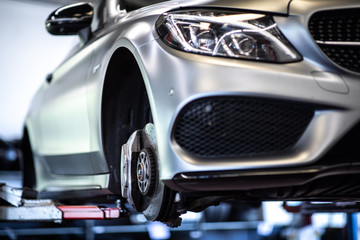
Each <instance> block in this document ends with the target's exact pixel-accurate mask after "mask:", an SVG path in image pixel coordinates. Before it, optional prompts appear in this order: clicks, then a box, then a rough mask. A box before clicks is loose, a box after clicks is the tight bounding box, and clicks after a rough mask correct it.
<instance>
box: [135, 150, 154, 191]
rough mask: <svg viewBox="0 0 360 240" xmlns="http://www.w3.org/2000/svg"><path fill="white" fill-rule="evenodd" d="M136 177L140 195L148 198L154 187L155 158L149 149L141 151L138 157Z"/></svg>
mask: <svg viewBox="0 0 360 240" xmlns="http://www.w3.org/2000/svg"><path fill="white" fill-rule="evenodd" d="M136 177H137V183H138V187H139V190H140V193H141V194H142V195H145V196H150V195H151V194H152V193H153V191H154V188H155V185H156V165H155V157H154V154H153V151H152V150H151V149H150V148H144V149H142V150H141V152H140V154H139V156H138V159H137V169H136Z"/></svg>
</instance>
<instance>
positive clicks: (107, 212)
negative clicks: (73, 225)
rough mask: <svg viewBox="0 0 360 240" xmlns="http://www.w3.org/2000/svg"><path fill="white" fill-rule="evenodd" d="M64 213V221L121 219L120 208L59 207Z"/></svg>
mask: <svg viewBox="0 0 360 240" xmlns="http://www.w3.org/2000/svg"><path fill="white" fill-rule="evenodd" d="M57 208H58V209H60V211H61V212H62V213H63V219H72V220H80V219H95V220H100V219H113V218H119V217H120V212H119V209H118V208H104V209H101V208H99V207H98V206H57Z"/></svg>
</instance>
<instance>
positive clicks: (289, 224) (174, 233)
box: [0, 0, 359, 240]
mask: <svg viewBox="0 0 360 240" xmlns="http://www.w3.org/2000/svg"><path fill="white" fill-rule="evenodd" d="M71 2H74V1H65V0H62V1H61V0H42V1H40V0H23V1H21V0H0V31H1V37H0V77H1V78H0V116H1V117H0V182H5V183H6V184H8V185H10V186H13V187H22V186H21V173H20V165H19V157H20V156H21V153H20V151H19V140H20V139H21V136H22V127H23V121H24V119H25V116H26V114H27V109H28V107H29V105H30V102H31V99H32V97H33V95H34V94H35V92H36V91H37V89H38V88H39V87H40V86H41V84H42V83H43V81H44V80H45V78H46V76H47V74H49V73H51V72H52V71H53V70H54V69H55V68H56V66H58V65H59V64H60V63H61V62H62V61H63V60H64V58H65V57H66V56H67V54H68V52H69V51H70V50H71V48H72V47H73V46H74V45H76V44H78V43H79V42H78V38H77V37H74V36H58V37H54V36H51V35H49V34H48V33H47V32H46V30H45V25H44V22H45V19H46V18H47V16H48V15H49V14H50V13H51V12H52V11H54V10H55V9H56V8H58V7H60V6H62V5H66V4H68V3H71ZM300 204H303V203H299V202H292V203H287V205H286V206H290V208H288V210H289V209H292V210H294V209H295V210H296V209H299V206H300ZM295 212H296V211H295ZM358 218H359V216H358V214H351V213H344V212H343V213H341V212H340V213H307V214H301V213H289V212H287V211H286V210H285V209H284V206H283V203H282V202H266V203H263V204H261V205H260V206H246V205H239V204H238V203H233V202H227V203H222V204H220V205H219V206H216V207H210V208H208V209H207V210H206V211H204V212H202V213H188V214H186V215H184V216H183V219H184V220H183V224H182V226H181V227H180V228H176V229H169V228H168V227H166V226H165V225H163V224H161V223H149V222H147V221H146V220H145V219H144V217H143V216H142V215H141V214H137V213H135V212H133V213H131V214H130V216H129V217H128V218H123V219H119V220H111V221H94V220H87V221H69V222H63V223H62V224H58V223H57V224H56V223H22V222H13V223H8V222H0V239H49V236H51V238H52V239H54V240H55V239H87V240H93V239H220V238H223V239H227V240H228V239H242V240H246V239H264V240H265V239H287V240H305V239H306V240H312V239H327V240H329V239H349V240H355V239H357V238H358V235H359V226H358V222H359V221H358Z"/></svg>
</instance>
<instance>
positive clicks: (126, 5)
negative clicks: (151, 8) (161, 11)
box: [119, 0, 167, 11]
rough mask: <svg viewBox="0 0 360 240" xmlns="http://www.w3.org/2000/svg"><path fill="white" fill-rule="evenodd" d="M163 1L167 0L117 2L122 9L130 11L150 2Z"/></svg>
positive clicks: (127, 0) (122, 0) (126, 0)
mask: <svg viewBox="0 0 360 240" xmlns="http://www.w3.org/2000/svg"><path fill="white" fill-rule="evenodd" d="M165 1H167V0H119V3H120V6H121V8H122V9H126V10H128V11H131V10H135V9H138V8H141V7H145V6H148V5H151V4H155V3H160V2H165Z"/></svg>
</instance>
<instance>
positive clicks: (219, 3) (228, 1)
mask: <svg viewBox="0 0 360 240" xmlns="http://www.w3.org/2000/svg"><path fill="white" fill-rule="evenodd" d="M192 2H194V1H192ZM289 2H290V0H276V1H269V0H256V1H254V0H225V1H224V0H213V1H205V2H204V3H203V4H201V5H202V6H204V7H225V8H237V9H246V10H254V11H264V12H276V13H283V14H287V13H288V5H289Z"/></svg>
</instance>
